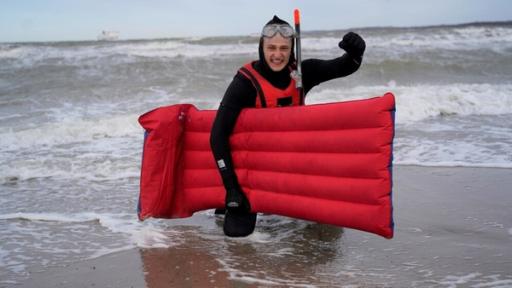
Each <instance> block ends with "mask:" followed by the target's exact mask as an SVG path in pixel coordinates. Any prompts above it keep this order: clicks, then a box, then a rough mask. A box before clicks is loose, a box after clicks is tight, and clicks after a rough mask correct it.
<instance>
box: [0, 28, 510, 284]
mask: <svg viewBox="0 0 512 288" xmlns="http://www.w3.org/2000/svg"><path fill="white" fill-rule="evenodd" d="M354 31H356V32H358V33H359V34H360V35H361V36H363V38H364V39H365V40H366V44H367V48H366V52H365V56H364V59H363V65H362V66H361V68H360V69H359V71H357V72H356V73H355V74H353V75H350V76H348V77H346V78H341V79H336V80H332V81H329V82H327V83H323V84H321V85H319V86H317V87H315V88H314V89H313V90H311V91H310V93H309V94H308V95H307V99H306V103H307V104H316V103H327V102H336V101H345V100H352V99H363V98H370V97H375V96H380V95H383V94H384V93H385V92H388V91H389V92H393V93H394V94H395V96H396V103H397V107H396V108H397V111H396V135H395V142H394V161H393V164H394V165H398V166H400V165H416V166H429V167H430V166H432V167H438V166H443V167H486V168H502V169H512V77H511V71H512V22H501V23H479V24H467V25H456V26H436V27H409V28H362V29H355V30H354ZM346 32H347V31H345V30H337V31H310V32H304V35H303V39H302V48H303V59H307V58H320V59H330V58H334V57H338V56H340V55H342V53H343V51H341V50H340V49H339V48H338V45H337V44H338V41H339V40H340V39H341V38H342V36H343V35H344V34H345V33H346ZM257 46H258V37H253V36H241V37H234V36H230V37H204V38H201V37H194V38H170V39H153V40H124V41H113V42H98V41H90V42H51V43H3V44H0V207H1V208H0V239H1V240H0V287H4V286H5V287H11V286H16V284H20V283H23V281H24V279H27V278H28V277H29V276H30V275H31V273H35V272H38V271H45V269H47V267H55V266H59V265H67V264H70V263H74V262H78V261H82V260H85V259H94V258H98V257H101V256H103V255H107V254H112V253H117V252H120V251H124V250H129V249H141V250H142V251H148V250H151V249H158V248H170V247H180V245H185V244H184V243H189V242H188V241H189V240H190V239H201V241H197V240H195V241H196V242H197V243H199V242H200V243H202V244H198V245H201V247H202V248H201V249H206V248H205V247H203V246H205V244H204V243H203V242H204V241H208V242H209V243H210V244H208V245H211V246H212V247H211V248H210V250H209V252H211V253H213V255H217V256H218V257H214V258H216V259H217V261H218V262H219V263H220V266H221V267H222V269H223V271H228V272H229V273H230V275H231V276H230V277H232V278H233V279H239V280H240V279H241V281H242V282H243V281H245V282H246V283H251V284H254V285H261V286H276V285H277V286H280V285H281V286H289V287H317V285H313V284H311V285H309V284H307V283H312V282H308V279H309V278H307V277H306V276H304V278H303V279H299V280H290V279H292V278H293V277H289V276H290V275H294V274H293V271H290V272H289V273H290V274H287V273H284V272H283V273H281V274H276V275H273V274H272V273H271V271H264V273H263V272H261V271H259V273H258V271H256V272H255V274H250V273H249V272H243V273H242V272H240V269H242V268H240V267H238V266H237V264H236V260H237V259H238V258H236V257H240V256H236V257H235V256H233V257H231V258H230V257H227V258H223V257H221V254H222V252H215V251H222V249H227V248H226V247H225V245H223V244H218V243H225V241H231V240H226V239H225V238H224V237H223V235H222V229H221V227H219V225H218V223H216V216H215V215H213V211H205V212H200V213H197V215H195V216H194V217H192V218H188V219H183V220H154V219H153V220H149V221H145V222H139V221H138V220H137V217H136V206H137V197H138V184H139V175H140V163H141V152H142V143H143V133H144V131H143V130H142V128H141V127H140V126H139V125H138V123H137V118H138V116H139V115H141V114H143V113H144V112H147V111H149V110H151V109H153V108H156V107H158V106H164V105H171V104H177V103H191V104H194V105H196V106H197V107H198V108H200V109H216V108H217V107H218V104H219V102H220V100H221V99H222V96H223V93H224V91H225V90H226V88H227V86H228V85H229V83H230V82H231V79H232V78H233V76H234V74H235V72H236V71H237V69H238V68H239V67H240V66H241V65H243V64H244V63H246V62H248V61H250V60H252V59H256V58H257ZM509 171H510V170H509ZM395 197H400V196H396V195H395ZM397 225H398V226H397V227H399V225H400V223H397ZM311 226H314V224H312V223H309V222H306V221H301V220H294V219H289V218H284V217H278V216H273V215H262V216H261V217H260V220H259V222H258V227H261V228H259V229H257V231H256V233H255V234H254V235H252V236H250V237H248V238H247V239H244V240H236V241H238V242H236V241H235V242H234V243H235V244H236V243H238V244H240V243H242V244H243V245H249V246H251V245H252V246H253V249H262V251H264V252H263V253H266V255H267V256H266V257H267V258H265V257H263V256H262V258H261V259H260V261H261V266H263V264H264V263H265V262H267V261H274V260H275V259H277V260H278V263H281V264H283V263H288V264H293V265H299V266H300V265H301V263H305V262H307V261H308V259H309V258H311V257H312V258H315V257H317V258H319V259H321V258H322V259H323V258H325V257H326V259H327V260H325V263H323V262H322V261H323V260H322V261H320V262H322V264H321V265H323V266H329V265H328V263H330V262H329V261H331V262H333V263H336V264H335V267H338V268H340V267H345V266H343V265H344V260H343V257H342V256H341V255H342V254H343V253H339V255H338V254H337V253H338V252H339V251H338V252H337V249H339V250H340V251H341V250H346V252H347V253H349V254H350V253H352V254H353V253H356V254H357V249H354V248H353V247H354V246H345V247H341V248H340V246H343V243H344V242H343V237H348V236H346V235H343V233H342V232H335V231H331V230H329V231H330V232H329V233H331V234H332V233H334V234H335V235H327V236H326V237H334V238H335V239H338V240H335V241H336V245H331V244H332V243H331V242H329V241H327V242H326V241H323V240H321V239H317V238H315V239H316V240H315V239H313V238H314V237H313V236H311V235H310V234H315V233H316V234H318V233H320V232H318V231H313V232H312V233H309V232H310V231H311V229H313V230H314V229H317V228H311ZM509 228H510V230H509V232H508V233H509V234H512V227H509ZM505 229H506V228H505ZM297 231H300V232H297ZM304 231H305V232H304ZM308 231H309V232H308ZM297 233H299V234H300V237H299V238H300V239H299V240H297V237H293V236H294V235H295V236H297ZM361 233H363V232H361ZM316 234H315V235H316ZM345 234H349V233H345ZM191 235H192V236H191ZM357 235H360V234H357ZM363 235H364V234H363ZM358 237H362V239H366V238H365V237H370V238H372V239H373V237H378V236H358ZM292 238H293V240H291V239H292ZM340 238H341V240H339V239H340ZM372 241H375V240H372ZM380 241H386V240H380ZM391 241H394V240H391ZM192 242H194V241H192ZM345 242H350V240H345ZM215 243H217V244H215ZM269 243H270V244H271V245H273V246H272V247H275V249H271V248H269ZM283 243H288V244H290V243H291V244H290V245H286V244H283ZM242 244H240V245H242ZM347 245H348V244H347ZM353 245H359V244H353ZM254 247H256V248H254ZM357 247H358V246H357ZM367 248H368V249H370V248H369V247H367ZM296 249H306V250H307V249H309V250H308V251H309V252H308V253H304V254H299V255H298V256H297V254H296V253H295V252H294V251H295V250H296ZM207 250H208V249H207ZM224 252H225V251H224ZM216 253H218V254H216ZM361 255H362V254H361ZM294 256H297V257H295V258H294ZM356 256H357V255H356ZM347 257H348V256H347ZM354 257H355V256H354ZM290 258H293V260H290ZM287 259H288V260H287ZM329 259H331V260H329ZM332 259H334V260H332ZM258 263H259V262H258ZM258 263H256V264H254V265H256V266H255V269H259V268H261V267H260V266H258V265H259V264H258ZM415 265H416V264H415V263H412V264H411V263H409V265H407V264H406V265H405V267H407V268H410V269H414V268H415ZM258 267H259V268H258ZM274 268H275V267H274ZM261 269H263V268H261ZM326 269H327V268H326ZM329 269H332V267H330V268H329ZM343 269H345V270H343ZM382 269H384V268H382ZM324 271H325V269H324ZM343 271H344V272H343ZM331 272H332V273H333V274H332V275H337V276H336V277H338V276H340V277H341V276H347V275H349V274H350V275H358V277H363V278H364V277H366V278H365V279H370V280H371V279H374V280H375V281H374V282H371V281H373V280H371V281H370V280H368V281H370V282H371V283H376V284H375V285H378V284H379V283H381V284H382V283H392V280H391V279H389V278H386V277H385V276H383V275H385V273H384V272H383V271H381V272H379V273H380V274H378V273H377V274H378V275H377V274H376V272H375V271H373V272H371V271H370V272H368V273H367V274H365V272H364V269H362V268H361V270H358V268H357V267H356V266H350V267H348V268H347V267H345V268H340V269H339V271H331ZM452 272H453V273H452V274H453V275H457V271H452ZM509 272H510V271H509ZM336 273H338V274H336ZM340 273H341V274H340ZM344 273H345V274H344ZM372 273H373V274H372ZM425 273H426V272H425ZM438 273H441V275H437V274H428V273H426V275H425V279H428V280H429V281H431V280H432V281H434V282H433V283H434V284H433V285H434V287H456V286H449V285H448V286H446V285H444V284H446V282H443V281H441V280H442V279H446V277H448V276H450V275H452V274H450V273H448V272H447V274H445V275H442V272H438ZM329 275H331V274H329ZM453 275H452V276H453ZM469 275H471V274H469ZM296 276H297V275H295V276H294V277H296ZM462 276H464V275H462ZM462 276H460V277H462ZM466 276H467V275H466ZM484 276H485V275H484ZM237 277H238V278H237ZM311 277H313V276H311ZM326 277H330V276H326ZM332 277H334V276H332ZM332 277H331V278H332ZM454 277H455V276H454ZM299 278H300V277H299ZM331 278H329V279H331ZM483 278H485V277H483ZM491 278H492V277H491ZM491 278H489V279H491ZM293 279H296V278H293ZM436 279H438V280H439V279H440V281H438V282H435V280H436ZM457 279H459V280H460V279H462V280H460V281H464V279H467V281H468V282H467V283H476V284H481V285H485V283H488V282H478V281H479V280H478V281H477V280H475V279H482V277H480V278H478V277H469V278H467V277H466V278H463V277H462V278H457ZM492 279H494V280H496V279H497V280H498V281H509V280H510V282H508V285H509V286H507V287H511V286H512V280H511V279H512V276H511V273H509V274H508V275H507V277H504V278H503V277H502V278H499V277H498V278H496V277H495V278H492ZM420 280H421V279H420ZM258 281H259V282H258ZM379 281H382V282H379ZM471 281H475V282H471ZM313 282H314V281H313ZM448 282H449V281H448ZM314 283H320V284H319V285H318V286H324V285H321V284H322V283H323V282H314ZM326 283H331V284H332V283H333V282H326ZM347 283H348V284H350V282H347ZM429 283H430V282H429ZM436 283H437V284H436ZM443 283H444V284H443ZM450 283H451V282H449V283H448V284H450ZM324 284H325V283H324ZM348 284H347V285H348ZM416 284H417V285H418V287H423V286H422V284H425V282H421V281H419V282H418V283H416ZM476 284H475V285H476ZM308 285H309V286H308ZM468 285H469V284H468ZM335 286H338V285H335ZM340 286H341V284H340ZM391 286H393V285H391ZM405 286H407V285H405ZM324 287H325V286H324ZM347 287H350V286H347ZM351 287H354V286H351ZM356 287H358V286H356ZM395 287H397V286H395ZM409 287H412V286H409ZM457 287H458V286H457ZM475 287H476V286H475ZM478 287H491V286H478ZM500 287H505V286H500Z"/></svg>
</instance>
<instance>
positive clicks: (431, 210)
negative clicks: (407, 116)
mask: <svg viewBox="0 0 512 288" xmlns="http://www.w3.org/2000/svg"><path fill="white" fill-rule="evenodd" d="M393 174H394V177H393V179H394V186H393V205H394V218H395V237H394V238H393V239H391V240H386V239H384V238H381V237H379V236H376V235H373V234H369V233H366V232H361V231H356V230H352V229H339V228H336V227H327V228H325V229H326V230H321V229H320V230H319V228H317V227H321V226H322V225H318V224H312V225H310V226H307V228H305V229H302V230H301V231H298V232H294V234H292V235H291V236H290V238H291V239H293V240H291V241H298V242H297V243H298V246H297V247H300V249H299V248H294V249H295V250H294V251H295V253H292V254H285V255H284V256H280V257H278V258H275V257H276V256H272V257H270V256H268V255H262V253H260V251H258V249H260V250H261V249H262V248H263V247H264V246H261V245H262V244H261V243H258V242H255V241H252V240H251V239H245V240H232V239H229V238H227V237H217V238H216V236H215V237H213V236H212V237H211V239H204V238H201V237H198V236H197V235H196V234H195V233H190V236H187V238H186V239H187V242H186V243H184V244H180V245H177V246H172V247H170V248H151V249H148V248H135V249H131V250H127V251H122V252H117V253H114V254H108V255H105V256H101V257H99V258H95V259H91V260H85V261H81V262H77V263H73V264H71V265H68V266H66V267H51V268H49V269H47V270H46V271H42V272H34V273H31V275H30V276H29V278H28V279H26V280H25V281H23V282H22V283H21V285H16V286H13V287H92V286H94V287H151V288H154V287H203V286H204V285H207V286H208V287H262V286H264V287H266V286H271V287H282V286H291V287H294V286H295V287H297V286H300V285H303V286H301V287H304V286H306V287H318V286H320V287H324V286H326V285H333V286H336V287H338V286H343V285H347V286H346V287H413V286H417V287H424V286H432V287H449V285H450V284H452V285H455V284H457V285H475V284H480V285H491V284H493V283H505V284H508V285H512V272H510V271H512V260H511V259H512V251H511V249H509V246H510V243H511V241H512V215H511V214H510V213H509V212H508V210H509V207H511V206H512V197H510V195H509V194H510V193H509V191H510V187H512V169H509V168H482V167H424V166H417V165H398V164H395V165H394V167H393ZM298 221H300V220H298ZM322 229H324V228H322ZM256 231H258V227H257V228H256ZM333 231H334V232H333ZM340 231H341V232H340ZM305 233H306V234H305ZM329 233H330V234H329ZM187 235H188V234H187ZM304 235H307V236H304ZM326 235H327V237H326ZM249 238H250V237H249ZM299 238H300V239H302V238H304V239H302V240H300V239H299ZM267 240H268V241H270V245H269V244H264V245H265V246H270V247H268V248H267V249H270V251H273V248H272V246H274V245H278V243H274V242H272V241H273V239H272V238H271V239H267ZM320 240H321V241H324V242H321V244H322V245H316V246H315V245H314V244H311V243H315V242H317V241H320ZM304 241H305V242H304ZM325 241H327V242H325ZM293 243H295V242H293ZM216 245H220V248H218V247H217V246H216ZM223 245H224V246H226V247H227V250H222V249H226V248H223V247H224V246H223ZM323 245H327V246H323ZM216 247H217V248H216ZM292 248H293V247H292ZM216 249H221V250H222V251H214V250H216ZM276 249H277V248H276ZM285 249H291V248H288V247H286V248H285ZM297 249H298V250H297ZM323 249H331V250H332V251H330V252H329V253H328V254H322V253H325V252H324V251H323ZM219 253H220V254H219ZM318 253H320V254H321V255H323V256H322V257H321V258H322V259H315V258H311V257H310V256H308V255H316V254H318ZM263 254H264V253H263ZM306 256H307V257H306ZM301 257H303V258H304V259H311V260H304V261H302V262H301V261H298V259H301ZM226 259H227V260H226ZM230 259H231V260H233V259H234V260H236V261H233V263H231V262H230V261H231V260H230ZM272 261H278V263H280V266H279V267H288V266H289V268H286V269H291V270H289V271H288V270H286V269H285V268H279V269H285V272H280V271H279V269H276V266H274V265H272V264H271V263H272ZM294 266H296V267H294ZM311 267H313V268H314V269H313V268H311ZM311 269H312V270H311ZM254 270H257V271H260V270H261V271H262V272H261V273H256V274H254V275H260V276H254V275H253V274H252V272H253V271H254ZM313 271H314V273H320V275H323V276H322V277H321V278H317V276H316V275H313V274H311V273H313ZM372 271H373V272H372ZM258 277H259V278H258ZM294 277H302V280H300V279H299V280H300V281H299V280H297V279H296V278H294ZM290 281H293V282H290ZM299 284H300V285H299ZM169 285H170V286H169ZM491 286H492V285H491ZM453 287H455V286H453ZM457 287H459V286H457ZM485 287H488V286H485Z"/></svg>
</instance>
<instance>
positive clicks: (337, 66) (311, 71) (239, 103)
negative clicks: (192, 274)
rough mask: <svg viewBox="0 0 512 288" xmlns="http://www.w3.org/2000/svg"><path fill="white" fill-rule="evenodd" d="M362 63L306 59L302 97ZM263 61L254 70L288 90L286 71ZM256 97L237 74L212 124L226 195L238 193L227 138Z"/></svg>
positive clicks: (213, 144) (347, 58)
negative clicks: (231, 192) (241, 112)
mask: <svg viewBox="0 0 512 288" xmlns="http://www.w3.org/2000/svg"><path fill="white" fill-rule="evenodd" d="M260 54H261V53H260ZM361 60H362V59H361V57H357V59H354V58H352V57H351V56H349V55H348V54H344V55H343V56H341V57H338V58H335V59H331V60H320V59H307V60H304V61H302V77H303V78H302V81H303V87H304V94H305V95H306V94H307V93H308V92H309V91H310V90H311V89H312V88H313V87H314V86H316V85H318V84H320V83H322V82H325V81H328V80H331V79H335V78H340V77H344V76H347V75H350V74H352V73H354V72H355V71H357V69H359V66H360V63H361ZM262 61H265V60H263V58H262V57H261V55H260V60H259V61H256V62H253V68H254V69H255V70H256V71H257V72H259V73H260V74H261V75H262V76H263V77H264V78H265V79H266V80H268V81H269V82H270V83H271V84H272V85H273V86H274V87H277V88H279V89H284V88H286V87H288V85H289V84H290V81H291V77H290V73H289V70H288V69H283V71H281V72H273V71H271V70H270V68H269V67H268V66H267V65H265V64H266V63H265V64H262ZM256 97H257V91H256V88H255V87H254V86H253V84H252V82H251V81H250V80H249V79H248V78H247V77H246V76H244V75H242V74H241V73H240V72H238V73H237V74H236V75H235V77H234V78H233V81H232V82H231V84H230V85H229V87H228V89H227V90H226V93H225V94H224V97H223V99H222V102H221V104H220V107H219V109H218V112H217V116H216V118H215V121H214V123H213V127H212V131H211V138H210V143H211V148H212V151H213V155H214V157H215V160H216V161H218V160H220V159H222V167H219V171H220V173H221V176H222V180H223V183H224V186H225V188H226V190H227V191H229V190H230V189H234V190H239V191H241V188H240V185H239V184H238V179H237V177H236V174H235V171H234V168H233V162H232V158H231V150H230V147H229V137H230V135H231V132H232V131H233V128H234V126H235V123H236V120H237V118H238V115H239V114H240V111H241V110H242V109H244V108H249V107H256ZM226 216H228V215H226ZM255 219H256V216H255V214H253V215H252V217H251V218H250V219H245V220H247V221H246V222H247V223H246V224H247V225H249V224H250V223H252V222H253V221H255ZM237 222H240V221H237ZM244 222H245V221H242V223H239V224H235V225H231V226H241V225H243V223H244ZM252 225H254V223H252ZM253 227H254V226H253ZM226 228H227V229H228V230H230V229H231V230H237V229H242V230H243V227H226V223H225V226H224V232H225V233H226ZM251 232H252V231H251ZM229 233H230V232H229V231H227V233H226V235H228V234H229ZM231 234H232V235H233V236H238V235H242V234H245V233H244V232H243V231H234V232H233V231H232V232H231ZM249 234H250V233H249Z"/></svg>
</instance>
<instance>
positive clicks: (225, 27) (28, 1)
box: [0, 0, 512, 42]
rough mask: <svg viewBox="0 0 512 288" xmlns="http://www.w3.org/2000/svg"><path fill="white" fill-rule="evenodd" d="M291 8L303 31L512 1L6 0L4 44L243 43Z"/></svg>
mask: <svg viewBox="0 0 512 288" xmlns="http://www.w3.org/2000/svg"><path fill="white" fill-rule="evenodd" d="M294 8H299V9H301V12H302V28H303V29H304V30H327V29H344V28H354V27H367V26H423V25H437V24H455V23H466V22H474V21H505V20H512V1H509V0H430V1H412V0H409V1H407V0H381V1H377V0H359V1H345V0H338V1H335V0H328V1H321V0H318V1H313V0H302V1H301V0H299V1H276V0H274V1H270V0H253V1H247V0H243V1H235V0H218V1H207V0H175V1H163V0H156V1H142V0H134V1H128V0H125V1H121V0H76V1H70V0H47V1H37V0H4V1H2V2H1V10H0V42H24V41H62V40H91V39H96V36H97V35H98V34H99V33H100V32H101V31H102V30H115V31H119V32H120V36H121V38H122V39H134V38H161V37H183V36H212V35H244V34H251V33H256V32H259V30H260V29H261V26H262V25H263V24H264V23H265V22H266V21H268V20H269V19H270V18H271V17H272V16H273V15H274V14H277V15H278V16H280V17H282V18H284V19H285V20H288V21H290V22H291V21H292V14H293V9H294Z"/></svg>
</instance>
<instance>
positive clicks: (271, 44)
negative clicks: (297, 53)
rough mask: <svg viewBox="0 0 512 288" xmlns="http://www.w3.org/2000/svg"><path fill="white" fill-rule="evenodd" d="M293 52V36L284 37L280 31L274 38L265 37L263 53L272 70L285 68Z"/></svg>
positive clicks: (276, 70)
mask: <svg viewBox="0 0 512 288" xmlns="http://www.w3.org/2000/svg"><path fill="white" fill-rule="evenodd" d="M291 53H292V40H291V38H284V37H283V36H281V34H279V33H276V35H274V37H272V38H267V37H264V38H263V55H265V61H266V62H267V65H268V66H269V67H270V69H272V71H275V72H278V71H281V70H283V68H285V67H286V64H288V61H289V60H290V55H291Z"/></svg>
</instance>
